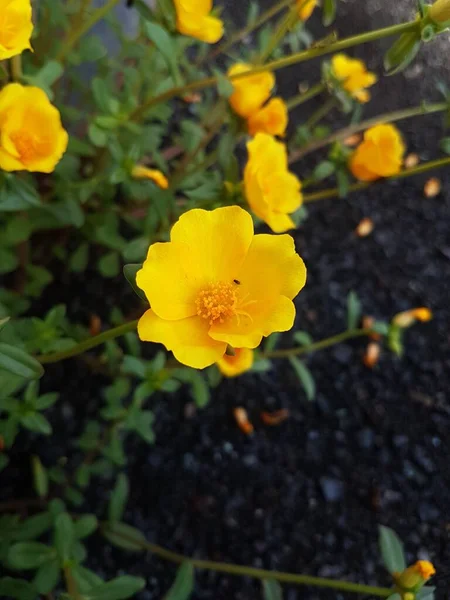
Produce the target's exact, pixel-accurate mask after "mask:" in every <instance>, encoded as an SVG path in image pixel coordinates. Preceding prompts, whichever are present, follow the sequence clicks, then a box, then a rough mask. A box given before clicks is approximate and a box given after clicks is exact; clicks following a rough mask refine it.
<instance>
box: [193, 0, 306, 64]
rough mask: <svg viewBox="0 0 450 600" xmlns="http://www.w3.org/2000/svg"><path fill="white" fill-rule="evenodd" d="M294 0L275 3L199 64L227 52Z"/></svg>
mask: <svg viewBox="0 0 450 600" xmlns="http://www.w3.org/2000/svg"><path fill="white" fill-rule="evenodd" d="M294 1H295V0H283V1H282V2H278V3H275V4H274V5H273V6H271V7H270V8H269V9H268V10H266V11H264V12H263V13H262V14H261V15H260V17H258V18H257V19H256V20H255V21H254V22H253V23H250V24H249V25H247V27H244V28H243V29H241V30H240V31H238V32H236V33H235V34H234V35H232V36H231V37H230V39H229V40H227V41H225V42H224V43H223V44H221V45H220V46H218V47H217V48H216V49H215V50H214V51H213V52H212V53H210V54H208V55H207V56H205V57H204V58H203V59H202V60H201V61H199V63H198V66H201V65H202V64H203V63H204V62H205V61H206V60H208V61H210V60H211V59H213V58H215V57H216V56H219V54H223V53H224V52H227V50H229V49H230V48H231V47H232V46H234V44H236V43H237V42H239V41H240V40H243V39H244V38H245V37H247V36H248V35H250V33H252V32H253V31H254V30H255V29H258V28H259V27H261V25H264V23H266V22H267V21H268V20H269V19H271V18H272V17H274V16H275V15H277V14H278V13H279V12H281V11H282V10H283V8H286V7H287V6H290V5H291V4H292V3H293V2H294Z"/></svg>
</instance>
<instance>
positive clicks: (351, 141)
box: [344, 133, 362, 146]
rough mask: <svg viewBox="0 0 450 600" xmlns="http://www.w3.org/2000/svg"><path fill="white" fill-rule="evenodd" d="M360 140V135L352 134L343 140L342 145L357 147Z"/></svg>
mask: <svg viewBox="0 0 450 600" xmlns="http://www.w3.org/2000/svg"><path fill="white" fill-rule="evenodd" d="M361 139H362V135H361V134H360V133H354V134H353V135H349V136H348V138H345V140H344V144H345V145H346V146H357V145H358V144H359V142H360V141H361Z"/></svg>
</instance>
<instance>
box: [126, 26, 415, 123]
mask: <svg viewBox="0 0 450 600" xmlns="http://www.w3.org/2000/svg"><path fill="white" fill-rule="evenodd" d="M418 27H420V21H409V22H407V23H400V24H399V25H391V26H390V27H384V28H383V29H377V30H376V31H368V32H366V33H361V34H358V35H354V36H352V37H349V38H346V39H344V40H339V41H337V42H333V43H330V44H329V45H327V46H320V47H316V48H310V49H309V50H303V51H302V52H296V53H295V54H292V55H291V56H286V57H284V58H280V59H278V60H274V61H272V62H269V63H266V64H265V65H259V66H256V67H254V68H253V69H251V70H249V71H246V72H245V73H237V74H236V75H233V76H232V77H230V81H234V80H235V79H241V78H243V77H248V76H249V75H254V74H257V73H262V72H264V71H269V70H270V71H277V70H278V69H283V68H284V67H289V66H290V65H295V64H297V63H301V62H305V61H307V60H311V59H313V58H318V57H319V56H324V55H325V54H330V53H333V52H337V51H339V50H344V49H345V48H350V47H351V46H356V45H358V44H365V43H368V42H373V41H375V40H378V39H381V38H384V37H390V36H393V35H399V34H401V33H405V32H406V31H413V30H414V29H416V28H418ZM216 84H217V77H207V78H205V79H200V80H198V81H193V82H191V83H188V84H186V85H182V86H177V87H174V88H171V89H170V90H167V91H166V92H164V93H163V94H160V95H159V96H153V97H152V98H149V99H148V100H146V101H145V102H144V103H143V104H142V105H141V106H139V107H138V108H137V109H136V110H134V112H133V113H132V114H131V115H130V119H132V120H133V121H137V120H139V119H141V118H142V117H143V116H144V115H145V113H146V112H147V111H148V110H149V109H150V108H152V107H153V106H155V105H156V104H160V103H161V102H165V101H167V100H170V99H171V98H175V97H177V96H182V95H184V94H186V93H190V92H193V91H196V90H201V89H204V88H207V87H211V86H214V85H216Z"/></svg>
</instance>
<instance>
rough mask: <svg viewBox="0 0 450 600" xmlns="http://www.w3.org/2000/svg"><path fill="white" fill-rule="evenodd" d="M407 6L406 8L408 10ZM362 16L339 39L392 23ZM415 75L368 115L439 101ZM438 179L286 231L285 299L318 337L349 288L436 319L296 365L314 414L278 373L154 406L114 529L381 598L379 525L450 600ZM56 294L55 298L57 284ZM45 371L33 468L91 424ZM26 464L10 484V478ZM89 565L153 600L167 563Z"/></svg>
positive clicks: (83, 374) (415, 136)
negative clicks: (198, 398)
mask: <svg viewBox="0 0 450 600" xmlns="http://www.w3.org/2000/svg"><path fill="white" fill-rule="evenodd" d="M379 4H380V6H385V3H384V2H383V3H379ZM404 4H410V5H411V9H413V7H412V4H413V3H406V2H405V3H404ZM376 8H377V4H376V0H372V1H371V2H368V3H367V4H366V3H364V5H362V4H361V3H360V2H356V1H354V2H347V3H344V2H341V3H340V7H339V10H340V17H339V21H338V25H339V31H340V35H341V36H344V35H346V34H350V33H354V32H355V31H358V30H366V29H375V28H377V27H379V26H381V25H384V24H387V22H393V20H395V16H394V17H393V16H392V14H391V15H387V16H386V14H385V13H383V12H382V11H381V10H378V12H377V10H376ZM389 8H390V9H391V8H392V7H389ZM398 8H399V9H402V7H398ZM397 20H400V17H397ZM447 43H448V40H447ZM385 46H386V44H380V45H376V46H367V47H365V48H364V51H362V52H361V53H360V54H359V56H362V57H363V58H365V59H366V60H368V62H369V65H370V66H371V67H373V68H375V67H376V68H377V70H378V71H380V70H381V67H380V62H381V50H380V48H381V47H385ZM437 49H438V47H437V46H436V47H435V50H437ZM430 50H431V49H429V52H428V53H427V55H425V58H422V61H425V62H426V61H427V60H428V58H427V57H430ZM447 50H448V49H447ZM447 56H448V54H447ZM430 62H432V61H431V59H430ZM421 64H422V65H423V62H422V63H421V62H420V61H419V62H418V63H417V64H416V65H415V66H414V67H412V69H410V70H409V71H408V72H407V73H406V75H400V76H397V77H396V78H394V79H381V81H380V83H379V84H378V85H377V86H376V88H374V100H373V102H372V104H371V105H370V106H369V107H368V110H367V115H370V114H376V113H378V112H382V111H384V110H386V109H389V108H390V109H394V108H400V107H405V106H413V105H415V104H418V103H419V102H420V100H421V99H422V98H423V96H424V94H425V92H427V95H428V97H430V96H432V97H436V94H435V93H434V92H433V90H432V87H431V85H430V82H432V81H433V77H434V76H436V75H439V74H440V75H441V76H443V75H444V76H446V78H447V81H448V71H447V72H446V73H444V71H442V70H441V68H440V65H439V64H438V63H436V62H434V65H435V68H434V69H433V71H432V73H427V74H426V81H425V77H418V76H416V73H418V72H419V71H418V69H420V67H421ZM316 77H317V72H316V70H315V69H314V70H312V68H311V67H310V66H308V67H304V66H303V67H302V69H290V70H289V71H286V72H284V73H282V74H281V73H280V74H279V75H278V81H279V82H280V88H281V90H282V93H283V95H285V96H289V95H292V94H293V93H294V89H295V86H296V83H297V82H298V80H301V79H307V78H308V79H310V81H311V82H313V81H315V80H316V79H315V78H316ZM425 84H426V85H425ZM300 116H301V113H300V115H299V118H300ZM400 126H401V129H402V131H403V132H404V135H405V138H406V140H407V144H408V150H409V151H412V152H417V153H419V154H420V156H421V158H422V159H427V158H431V157H434V156H437V154H438V151H437V147H436V146H437V141H438V140H439V138H440V137H441V135H442V127H441V122H440V119H439V118H433V117H423V118H422V120H418V121H413V122H411V121H410V122H405V123H402V124H401V125H400ZM299 173H300V174H302V168H301V165H300V168H299ZM439 176H440V177H441V178H442V182H443V192H442V193H441V194H440V195H439V196H438V197H436V198H434V199H426V198H425V197H424V194H423V191H422V190H423V184H424V181H425V178H424V177H418V178H414V179H413V180H405V181H402V182H401V183H394V184H389V185H388V184H382V185H380V186H377V187H374V188H373V189H372V190H370V191H368V192H364V193H360V194H357V195H352V196H350V197H349V198H348V200H330V201H322V202H320V203H317V204H316V205H315V206H311V208H310V217H309V219H308V221H307V222H306V224H305V225H304V226H303V227H302V229H301V230H300V231H299V232H298V233H297V234H296V241H297V246H298V250H299V252H300V254H301V255H302V256H303V257H304V259H305V261H306V263H307V266H308V269H309V280H308V284H307V287H306V289H305V291H304V292H302V293H301V295H300V296H299V298H298V302H297V308H298V319H297V327H298V328H299V329H304V330H307V331H308V332H310V334H311V335H313V337H314V338H315V339H319V338H321V337H326V336H328V335H330V334H332V333H334V332H338V331H340V330H342V329H343V328H344V327H345V299H346V295H347V293H348V292H349V291H350V290H352V289H353V290H355V291H357V293H358V294H359V296H360V298H361V300H362V302H363V306H364V312H365V313H366V314H371V315H374V316H376V317H378V318H381V319H383V318H389V317H390V316H392V315H393V314H395V313H396V312H399V311H401V310H404V309H407V308H410V307H415V306H422V305H424V306H429V307H431V308H432V309H433V312H434V315H435V318H434V320H433V321H432V322H431V323H429V324H427V325H421V326H418V327H416V328H414V330H411V331H410V332H408V334H407V339H406V342H407V343H406V350H405V355H404V357H403V358H402V359H397V358H394V357H393V356H392V355H390V354H389V353H388V352H385V354H384V355H383V357H382V359H381V361H380V363H379V365H378V366H377V367H376V368H375V369H374V370H368V369H367V368H366V367H364V366H363V364H362V361H361V357H362V353H363V351H364V347H365V343H364V342H363V341H358V342H352V343H348V344H345V345H341V346H338V347H336V348H334V349H331V350H328V351H324V352H322V353H318V354H316V355H314V356H312V357H310V358H309V359H308V361H307V363H308V366H309V367H310V369H311V371H312V373H313V374H314V376H315V378H316V382H317V388H318V393H317V399H316V401H315V402H314V403H308V402H307V400H306V399H305V396H304V392H303V391H302V389H301V387H300V386H299V384H298V382H297V380H296V378H295V377H294V375H293V374H292V372H291V371H290V369H289V366H288V365H287V364H286V363H284V362H278V363H276V365H275V368H274V369H273V370H272V371H271V372H270V373H268V374H265V375H246V376H244V377H242V378H240V379H238V380H229V381H226V382H224V383H223V384H222V385H221V386H220V387H219V388H218V389H217V390H216V391H215V393H214V397H213V401H212V402H211V404H210V405H209V406H208V407H207V408H206V409H205V410H203V411H201V412H198V413H196V414H194V415H193V416H192V415H190V416H187V415H189V414H190V411H186V405H187V404H188V403H190V398H189V397H188V396H187V394H184V392H183V393H181V394H179V395H177V396H176V397H174V396H170V397H167V396H165V397H163V398H159V399H156V400H155V401H154V409H155V414H156V427H155V429H156V435H157V441H156V444H155V446H154V447H153V448H150V449H149V448H148V447H147V446H146V445H144V444H141V443H139V442H137V441H136V442H135V443H134V444H133V445H132V446H131V447H129V449H128V451H129V456H128V460H129V468H128V474H129V476H130V479H131V488H132V490H133V492H132V496H131V499H130V502H129V506H128V509H127V512H126V520H127V522H129V523H130V524H133V525H135V526H136V527H139V528H140V529H142V531H144V532H145V534H146V535H147V537H148V539H150V540H152V541H155V542H157V543H160V544H162V545H165V546H167V547H170V548H171V549H174V550H176V551H178V552H181V553H184V554H186V555H188V556H196V557H202V558H210V559H213V560H220V561H229V562H234V563H240V564H246V565H253V566H257V567H265V568H269V569H278V570H284V571H291V572H298V573H311V574H315V575H322V576H327V577H336V578H344V579H349V580H353V581H360V582H366V583H374V584H378V585H389V579H388V577H387V576H386V575H385V574H384V571H383V569H382V568H381V561H380V558H379V554H378V550H377V525H378V524H380V523H382V524H385V525H388V526H390V527H392V528H394V529H395V530H396V531H397V532H398V533H399V534H400V536H401V537H402V539H403V540H404V542H405V544H406V547H407V550H408V558H409V559H410V560H411V561H413V560H416V558H417V557H421V558H430V559H431V560H432V561H433V562H434V563H435V565H436V568H437V570H438V576H437V577H436V579H435V582H434V583H435V585H437V588H438V592H437V595H436V598H437V599H438V600H444V599H447V598H448V592H447V590H448V584H447V583H446V580H447V577H448V575H449V568H448V565H449V564H450V539H449V538H450V500H449V499H450V468H449V450H450V440H449V433H448V432H449V429H450V403H449V399H448V389H450V355H449V341H450V335H449V328H448V323H449V316H450V308H449V302H448V292H449V284H448V281H449V278H450V231H449V222H450V192H449V191H448V190H449V189H450V172H449V171H448V170H447V172H441V173H439ZM363 217H371V218H372V219H373V220H374V222H375V230H374V232H373V234H372V235H371V236H369V237H368V238H365V239H360V238H358V237H356V236H355V234H354V229H355V227H356V225H357V224H358V223H359V221H360V220H361V218H363ZM122 286H123V283H122V282H118V284H117V286H116V285H114V289H113V290H109V291H108V293H107V295H108V296H109V298H110V300H111V302H114V298H115V297H116V296H115V293H114V292H115V291H117V290H122ZM59 290H60V291H59V293H60V295H61V296H62V297H64V282H62V283H61V284H60V287H59ZM54 291H55V290H54ZM80 292H81V294H80V298H81V299H80V300H77V301H76V302H77V304H78V306H80V305H82V304H84V303H85V299H86V304H87V303H88V304H91V303H92V304H93V305H95V302H97V301H103V300H104V298H105V292H104V291H102V292H101V293H100V292H99V293H98V294H97V298H98V300H95V301H94V299H93V295H94V294H96V292H95V290H92V295H91V294H90V290H87V291H86V290H84V289H81V290H80ZM120 293H121V292H120ZM85 295H89V299H87V298H86V296H85ZM59 299H60V298H58V300H59ZM286 343H288V341H286ZM48 373H49V377H48V380H49V379H50V375H51V374H53V376H54V379H53V381H51V382H50V381H49V383H48V386H49V387H50V388H51V389H57V388H58V386H61V385H62V382H64V389H65V392H64V397H63V401H62V402H61V404H60V405H59V408H58V409H57V410H55V411H54V415H53V416H54V421H53V425H54V428H55V430H56V431H58V435H57V436H56V441H55V444H56V446H57V447H56V448H55V447H53V448H51V449H48V451H47V450H46V449H45V447H44V446H45V444H42V442H41V441H40V444H39V447H38V449H37V448H36V446H33V449H34V450H35V451H36V450H38V453H39V454H40V455H41V456H42V459H43V461H44V462H45V460H46V459H47V458H50V453H51V455H52V459H51V460H54V456H55V453H56V454H58V455H64V454H66V453H67V452H68V451H69V452H70V449H69V448H67V446H66V445H65V444H66V440H67V439H69V438H70V436H71V434H72V432H73V431H74V430H77V429H78V427H79V424H80V422H81V420H82V419H83V420H84V419H86V415H87V414H93V413H95V410H96V407H97V406H98V400H97V396H98V389H99V384H102V383H103V381H102V380H101V378H100V377H93V376H92V375H89V372H88V371H87V369H86V368H85V367H84V366H83V365H82V363H80V362H79V361H68V362H66V363H64V364H61V365H57V366H55V367H52V368H51V369H50V368H49V369H48ZM234 406H243V407H245V408H246V409H247V410H248V411H249V415H250V418H251V420H252V421H253V423H254V425H255V433H254V435H252V436H251V437H247V436H245V435H244V434H243V433H241V431H240V430H239V429H238V428H237V426H236V424H235V422H234V420H233V418H232V408H233V407H234ZM278 408H288V409H289V410H290V413H291V417H290V419H288V420H287V421H285V422H284V423H283V424H282V425H280V426H279V427H267V426H265V425H263V424H262V423H261V421H260V417H259V415H260V412H261V411H262V410H273V409H278ZM58 444H61V445H60V447H58ZM32 445H33V444H32ZM21 449H22V450H23V446H22V448H21ZM24 461H25V458H23V459H22V460H21V461H18V462H17V463H16V469H10V470H9V473H10V474H11V475H13V476H14V475H16V476H17V477H19V476H21V475H22V474H23V469H25V468H26V466H25V462H24ZM14 487H16V486H14ZM10 491H12V490H10V488H9V487H7V488H6V495H4V494H2V495H4V497H5V498H9V497H10V495H9V494H10ZM16 492H17V489H16ZM29 493H31V492H30V491H29V490H25V491H23V490H22V491H21V494H22V495H25V496H26V495H27V494H29ZM107 496H108V490H106V489H103V488H101V487H99V488H97V489H96V490H95V491H94V493H93V496H92V498H91V502H92V507H90V508H91V509H92V510H98V509H102V508H103V507H104V505H105V503H106V499H107ZM89 562H90V566H91V567H92V568H94V569H97V570H98V571H99V572H100V573H104V574H105V575H107V576H108V577H113V576H115V575H116V574H119V573H121V572H128V573H134V574H140V575H143V576H144V577H146V579H147V591H145V592H144V593H142V594H141V595H140V599H141V600H144V599H145V600H156V599H159V598H161V597H162V596H163V595H164V593H165V592H166V591H167V589H168V587H169V586H170V584H171V582H172V581H173V578H174V574H175V567H174V566H172V565H171V564H169V563H166V562H162V561H160V560H159V559H157V558H154V557H152V556H150V555H148V556H142V555H136V554H126V553H124V552H123V553H122V552H119V551H116V550H114V549H111V548H110V547H108V546H106V545H104V544H103V542H101V541H98V542H97V541H95V542H94V546H93V549H92V553H91V558H90V559H89ZM258 597H260V592H259V591H258V584H257V583H255V582H254V581H253V580H246V579H242V578H232V577H228V576H222V575H221V576H218V575H215V574H213V573H198V575H197V585H196V592H195V594H194V596H193V598H194V600H206V599H211V600H213V599H214V600H222V599H223V600H225V599H227V600H229V599H233V600H234V599H235V600H253V599H254V598H258ZM342 597H343V596H342V595H341V594H339V593H336V592H326V591H322V590H312V589H310V590H308V589H306V588H290V587H286V592H285V598H286V599H287V600H300V599H302V600H304V599H311V600H312V599H320V600H327V599H330V600H331V599H339V598H342Z"/></svg>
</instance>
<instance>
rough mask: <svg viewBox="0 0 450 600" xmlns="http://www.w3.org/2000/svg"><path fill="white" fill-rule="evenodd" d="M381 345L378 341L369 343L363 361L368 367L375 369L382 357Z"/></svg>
mask: <svg viewBox="0 0 450 600" xmlns="http://www.w3.org/2000/svg"><path fill="white" fill-rule="evenodd" d="M380 353H381V347H380V344H377V342H370V344H368V346H367V348H366V351H365V353H364V357H363V363H364V364H365V366H366V367H367V368H368V369H373V368H374V366H375V365H376V364H377V363H378V361H379V359H380Z"/></svg>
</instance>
